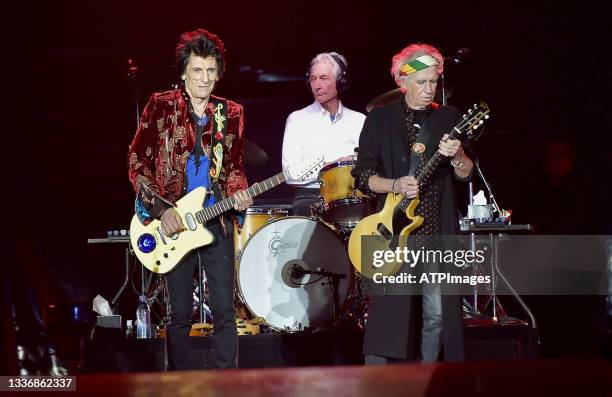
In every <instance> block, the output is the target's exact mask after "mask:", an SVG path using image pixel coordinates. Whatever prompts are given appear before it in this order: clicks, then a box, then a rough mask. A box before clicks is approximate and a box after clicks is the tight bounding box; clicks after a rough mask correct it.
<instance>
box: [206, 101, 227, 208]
mask: <svg viewBox="0 0 612 397" xmlns="http://www.w3.org/2000/svg"><path fill="white" fill-rule="evenodd" d="M210 101H211V102H212V104H213V106H214V109H215V110H214V113H213V128H212V131H211V134H210V172H209V181H210V184H209V186H210V187H211V190H212V191H213V192H214V194H215V198H216V199H217V201H218V200H222V199H223V195H222V194H221V187H220V186H219V177H220V176H221V169H222V168H223V142H224V140H225V135H226V133H227V123H226V120H227V102H226V101H223V100H221V101H220V100H215V99H212V98H211V100H210Z"/></svg>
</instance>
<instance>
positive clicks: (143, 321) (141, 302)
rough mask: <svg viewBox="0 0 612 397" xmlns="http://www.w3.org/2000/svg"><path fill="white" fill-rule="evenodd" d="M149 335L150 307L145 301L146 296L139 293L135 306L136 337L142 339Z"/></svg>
mask: <svg viewBox="0 0 612 397" xmlns="http://www.w3.org/2000/svg"><path fill="white" fill-rule="evenodd" d="M150 337H151V309H149V304H148V303H147V297H146V296H145V295H140V297H139V298H138V306H137V307H136V338H137V339H144V338H150Z"/></svg>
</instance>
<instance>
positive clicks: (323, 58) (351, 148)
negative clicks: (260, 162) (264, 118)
mask: <svg viewBox="0 0 612 397" xmlns="http://www.w3.org/2000/svg"><path fill="white" fill-rule="evenodd" d="M347 68H348V64H347V62H346V59H345V58H344V57H343V56H342V55H340V54H338V53H336V52H324V53H321V54H318V55H317V56H315V57H314V58H313V59H312V61H311V62H310V68H309V72H308V74H307V76H308V84H309V86H310V89H311V91H312V95H313V96H314V100H315V101H314V103H313V104H311V105H309V106H307V107H305V108H303V109H300V110H297V111H295V112H293V113H291V114H290V115H289V117H287V123H286V125H285V135H284V138H283V170H286V169H287V168H288V167H290V166H293V167H299V166H300V165H302V164H304V163H305V162H307V161H308V160H309V159H311V158H312V157H316V156H319V155H323V157H324V160H325V163H326V164H330V163H334V162H338V161H345V160H352V159H353V156H354V154H355V148H356V147H357V146H358V144H359V134H360V133H361V128H362V127H363V122H364V120H365V115H364V114H362V113H359V112H355V111H353V110H351V109H348V108H346V107H344V106H343V105H342V102H340V99H339V97H338V94H340V93H342V92H344V91H345V90H346V89H347V88H348V76H347ZM287 183H289V184H291V185H293V187H294V188H295V190H294V198H293V214H294V215H303V216H310V215H311V211H310V206H311V204H313V203H315V202H317V201H318V197H319V188H320V185H319V181H318V175H317V174H314V175H312V176H311V177H310V178H309V179H306V180H300V181H288V182H287Z"/></svg>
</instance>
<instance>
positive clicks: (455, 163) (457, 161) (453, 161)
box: [450, 159, 463, 168]
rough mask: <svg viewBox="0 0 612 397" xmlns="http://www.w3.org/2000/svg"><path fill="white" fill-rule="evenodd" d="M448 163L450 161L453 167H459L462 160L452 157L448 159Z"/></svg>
mask: <svg viewBox="0 0 612 397" xmlns="http://www.w3.org/2000/svg"><path fill="white" fill-rule="evenodd" d="M450 163H451V165H452V166H453V167H455V168H459V167H461V166H462V165H463V161H461V160H455V159H452V160H451V161H450Z"/></svg>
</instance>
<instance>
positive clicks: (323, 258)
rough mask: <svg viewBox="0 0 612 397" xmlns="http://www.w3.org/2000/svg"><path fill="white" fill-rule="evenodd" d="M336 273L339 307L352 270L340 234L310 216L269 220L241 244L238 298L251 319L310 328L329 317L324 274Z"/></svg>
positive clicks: (285, 328) (295, 328) (328, 286)
mask: <svg viewBox="0 0 612 397" xmlns="http://www.w3.org/2000/svg"><path fill="white" fill-rule="evenodd" d="M308 272H319V273H326V272H327V273H328V274H337V275H338V276H340V279H339V283H338V295H339V305H338V310H340V308H341V307H342V305H343V303H344V301H345V300H346V296H347V293H348V291H349V288H350V286H351V283H352V268H351V263H350V261H349V258H348V254H347V251H346V247H345V246H344V244H343V243H342V241H341V239H340V237H339V236H338V235H337V234H336V233H335V232H333V231H332V230H331V229H330V228H329V227H327V226H326V225H324V224H322V223H319V222H316V221H315V220H313V219H311V218H305V217H301V216H290V217H286V218H279V219H275V220H272V221H271V222H270V223H268V224H267V225H266V226H264V227H263V228H261V229H259V230H258V231H257V232H256V233H255V234H254V235H253V236H252V237H251V238H250V239H249V241H248V242H247V244H246V246H245V248H244V250H243V252H242V255H241V257H240V262H239V266H238V288H239V293H240V297H241V299H242V300H243V302H244V303H245V304H246V306H247V308H248V309H249V310H250V311H251V313H252V314H253V315H254V316H255V317H262V318H263V319H264V320H265V322H266V323H267V324H268V325H269V326H270V327H271V328H273V329H275V330H278V331H288V332H297V331H302V330H306V329H310V330H312V329H315V328H317V327H319V326H320V325H322V324H325V323H326V322H328V321H331V320H333V318H334V298H333V293H332V288H331V284H330V277H328V276H325V275H320V274H309V273H308Z"/></svg>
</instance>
